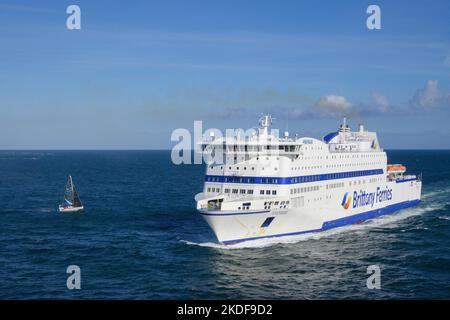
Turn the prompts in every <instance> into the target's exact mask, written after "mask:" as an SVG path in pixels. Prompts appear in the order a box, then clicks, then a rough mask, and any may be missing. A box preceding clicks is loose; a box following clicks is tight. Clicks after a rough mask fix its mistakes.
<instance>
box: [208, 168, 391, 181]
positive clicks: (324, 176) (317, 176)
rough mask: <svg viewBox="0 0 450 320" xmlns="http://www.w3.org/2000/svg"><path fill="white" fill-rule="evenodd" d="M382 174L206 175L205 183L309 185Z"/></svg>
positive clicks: (374, 171) (362, 171)
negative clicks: (310, 183)
mask: <svg viewBox="0 0 450 320" xmlns="http://www.w3.org/2000/svg"><path fill="white" fill-rule="evenodd" d="M383 173H384V172H383V169H371V170H360V171H347V172H336V173H324V174H315V175H307V176H296V177H243V176H217V175H206V176H205V182H219V183H250V184H298V183H309V182H317V181H325V180H337V179H346V178H354V177H364V176H373V175H377V174H383Z"/></svg>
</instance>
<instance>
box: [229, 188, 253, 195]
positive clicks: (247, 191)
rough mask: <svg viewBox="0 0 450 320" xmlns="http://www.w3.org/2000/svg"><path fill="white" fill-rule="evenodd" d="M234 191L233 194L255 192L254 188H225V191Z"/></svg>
mask: <svg viewBox="0 0 450 320" xmlns="http://www.w3.org/2000/svg"><path fill="white" fill-rule="evenodd" d="M230 192H231V193H232V194H238V193H239V194H253V190H252V189H247V190H246V189H225V193H230Z"/></svg>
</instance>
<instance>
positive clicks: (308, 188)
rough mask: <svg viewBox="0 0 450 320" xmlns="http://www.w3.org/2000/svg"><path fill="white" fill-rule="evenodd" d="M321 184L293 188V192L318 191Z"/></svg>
mask: <svg viewBox="0 0 450 320" xmlns="http://www.w3.org/2000/svg"><path fill="white" fill-rule="evenodd" d="M319 188H320V187H319V186H309V187H302V188H293V189H291V194H296V193H304V192H310V191H318V190H319Z"/></svg>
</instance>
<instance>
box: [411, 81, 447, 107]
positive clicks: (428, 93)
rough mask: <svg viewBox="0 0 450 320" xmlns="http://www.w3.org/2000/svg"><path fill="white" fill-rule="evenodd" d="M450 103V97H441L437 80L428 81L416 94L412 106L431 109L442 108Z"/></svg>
mask: <svg viewBox="0 0 450 320" xmlns="http://www.w3.org/2000/svg"><path fill="white" fill-rule="evenodd" d="M449 103H450V95H448V94H447V95H446V96H445V95H441V94H440V92H439V88H438V81H437V80H428V81H427V83H426V85H425V87H423V88H420V89H418V90H417V91H416V93H415V94H414V97H413V98H412V100H411V101H410V104H411V106H412V107H414V108H420V109H430V108H440V107H443V106H444V105H446V104H449Z"/></svg>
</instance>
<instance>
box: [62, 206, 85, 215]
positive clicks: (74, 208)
mask: <svg viewBox="0 0 450 320" xmlns="http://www.w3.org/2000/svg"><path fill="white" fill-rule="evenodd" d="M83 209H84V207H83V206H81V207H72V206H67V207H63V206H59V212H61V213H68V212H77V211H81V210H83Z"/></svg>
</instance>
